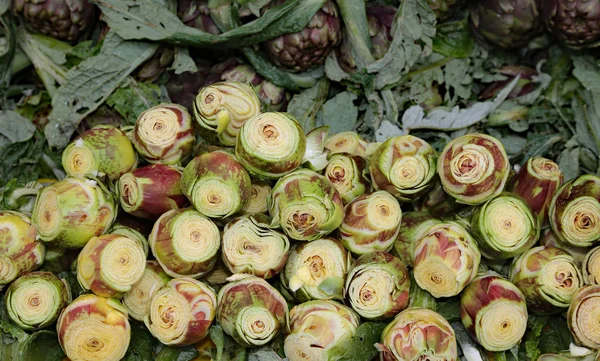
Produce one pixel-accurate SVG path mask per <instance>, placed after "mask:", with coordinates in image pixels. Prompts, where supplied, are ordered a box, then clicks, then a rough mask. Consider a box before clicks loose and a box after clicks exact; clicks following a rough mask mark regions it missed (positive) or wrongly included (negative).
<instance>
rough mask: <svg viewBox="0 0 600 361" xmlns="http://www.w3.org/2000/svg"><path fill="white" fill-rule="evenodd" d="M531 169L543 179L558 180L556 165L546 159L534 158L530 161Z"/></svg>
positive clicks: (558, 173)
mask: <svg viewBox="0 0 600 361" xmlns="http://www.w3.org/2000/svg"><path fill="white" fill-rule="evenodd" d="M531 167H532V169H533V171H534V172H535V173H537V175H538V176H539V177H540V178H543V179H553V178H559V177H560V174H561V172H560V168H559V167H558V164H556V163H554V162H553V161H551V160H549V159H546V158H540V157H538V158H534V159H533V160H532V161H531Z"/></svg>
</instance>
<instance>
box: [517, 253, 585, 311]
mask: <svg viewBox="0 0 600 361" xmlns="http://www.w3.org/2000/svg"><path fill="white" fill-rule="evenodd" d="M510 280H511V282H512V283H514V284H515V285H516V286H517V287H519V289H520V290H521V292H523V294H524V295H525V299H526V300H527V307H528V308H529V310H530V311H531V313H534V314H542V315H545V314H554V313H559V312H561V311H564V309H565V308H567V307H569V304H571V299H572V297H573V294H574V293H575V292H576V291H577V290H578V289H579V287H581V286H583V276H582V275H581V272H580V271H579V268H577V266H576V265H575V260H574V259H573V257H572V256H571V255H570V254H569V253H568V252H567V251H565V250H562V249H560V248H556V247H544V246H540V247H535V248H532V249H530V250H529V251H527V252H525V253H523V254H522V255H521V256H519V257H518V258H516V259H515V260H514V261H513V264H512V266H511V269H510Z"/></svg>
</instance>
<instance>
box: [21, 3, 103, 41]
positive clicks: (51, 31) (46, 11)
mask: <svg viewBox="0 0 600 361" xmlns="http://www.w3.org/2000/svg"><path fill="white" fill-rule="evenodd" d="M13 11H14V12H15V13H16V14H19V15H22V16H23V18H24V19H25V24H26V25H27V26H28V27H29V28H31V29H32V30H33V31H34V32H36V33H41V34H44V35H48V36H51V37H53V38H55V39H58V40H63V41H67V42H70V43H75V42H77V40H79V39H80V38H82V37H84V36H85V35H86V34H87V33H88V32H89V31H90V30H91V29H93V28H94V25H96V21H97V18H98V9H97V8H96V6H95V5H93V4H91V3H90V2H89V1H88V0H13Z"/></svg>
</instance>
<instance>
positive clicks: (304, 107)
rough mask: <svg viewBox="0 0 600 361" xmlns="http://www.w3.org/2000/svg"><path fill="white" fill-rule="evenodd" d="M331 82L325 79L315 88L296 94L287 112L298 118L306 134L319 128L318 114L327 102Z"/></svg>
mask: <svg viewBox="0 0 600 361" xmlns="http://www.w3.org/2000/svg"><path fill="white" fill-rule="evenodd" d="M329 84H330V82H329V80H328V79H327V78H326V77H323V78H321V79H320V80H319V82H318V83H317V84H315V85H314V86H313V87H311V88H309V89H306V90H304V91H303V92H301V93H297V94H294V96H293V97H292V99H291V100H290V103H289V104H288V108H287V112H288V113H290V114H291V115H293V116H294V118H296V120H297V121H298V123H300V125H301V126H302V129H304V132H305V133H308V132H309V131H311V130H312V129H314V128H316V126H317V122H316V119H317V113H318V111H319V109H321V106H323V104H324V103H325V101H326V100H327V94H328V93H329Z"/></svg>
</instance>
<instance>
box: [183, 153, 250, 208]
mask: <svg viewBox="0 0 600 361" xmlns="http://www.w3.org/2000/svg"><path fill="white" fill-rule="evenodd" d="M180 185H181V190H182V191H183V194H185V196H186V197H187V198H188V199H189V200H190V202H191V203H192V204H193V205H194V207H195V208H196V209H197V210H198V211H199V212H200V213H202V214H204V215H205V216H207V217H211V218H224V217H229V216H231V215H232V214H234V213H237V212H239V211H240V210H241V209H242V208H243V207H244V206H245V205H246V203H247V202H248V198H250V191H251V189H250V175H249V174H248V172H246V170H245V169H244V168H243V167H242V165H240V163H238V162H237V160H236V158H235V156H234V155H232V154H230V153H227V152H225V151H214V152H211V153H205V154H202V155H199V156H197V157H196V158H194V159H192V161H191V162H189V163H188V165H187V166H186V167H185V169H184V170H183V176H182V177H181V182H180Z"/></svg>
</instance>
